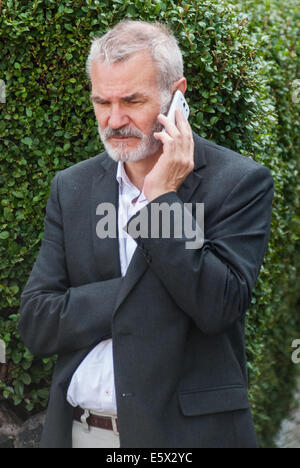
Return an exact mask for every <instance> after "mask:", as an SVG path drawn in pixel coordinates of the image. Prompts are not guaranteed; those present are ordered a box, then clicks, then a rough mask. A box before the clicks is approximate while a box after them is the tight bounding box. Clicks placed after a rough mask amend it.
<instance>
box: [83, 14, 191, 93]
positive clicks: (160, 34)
mask: <svg viewBox="0 0 300 468" xmlns="http://www.w3.org/2000/svg"><path fill="white" fill-rule="evenodd" d="M143 50H147V51H149V53H150V55H151V57H152V59H153V61H154V62H155V64H156V65H157V68H158V86H159V88H160V90H161V91H170V88H171V87H172V85H173V83H175V82H176V81H178V80H179V79H180V78H182V77H183V59H182V54H181V51H180V49H179V47H178V43H177V41H176V39H175V37H174V36H173V35H172V34H171V33H170V32H169V30H168V29H167V27H166V26H163V25H162V24H160V23H147V22H145V21H131V20H124V21H121V22H120V23H118V24H116V25H115V26H114V27H113V28H112V29H110V30H109V31H108V32H107V33H106V34H104V36H102V37H97V38H95V39H94V40H93V41H92V45H91V49H90V53H89V56H88V59H87V63H86V72H87V75H88V77H89V80H91V75H90V70H91V62H92V61H93V60H100V61H102V62H106V63H110V64H111V63H114V62H120V61H123V60H126V59H127V58H129V57H130V56H131V55H132V54H134V53H136V52H140V51H143Z"/></svg>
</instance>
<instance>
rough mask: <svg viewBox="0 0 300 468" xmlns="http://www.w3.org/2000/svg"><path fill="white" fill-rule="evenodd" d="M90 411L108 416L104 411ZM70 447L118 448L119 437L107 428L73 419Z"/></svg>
mask: <svg viewBox="0 0 300 468" xmlns="http://www.w3.org/2000/svg"><path fill="white" fill-rule="evenodd" d="M92 413H94V414H97V415H100V414H101V416H109V415H107V414H104V413H96V412H95V411H93V412H92ZM72 448H120V437H119V436H118V435H116V434H115V433H114V431H110V430H107V429H100V428H98V427H92V426H88V427H87V425H85V424H82V423H80V422H78V421H73V428H72Z"/></svg>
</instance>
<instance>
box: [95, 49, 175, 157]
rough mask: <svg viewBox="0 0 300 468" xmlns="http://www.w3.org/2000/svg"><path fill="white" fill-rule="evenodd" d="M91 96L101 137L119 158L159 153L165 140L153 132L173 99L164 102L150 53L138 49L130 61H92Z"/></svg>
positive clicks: (157, 127) (159, 127) (110, 153)
mask: <svg viewBox="0 0 300 468" xmlns="http://www.w3.org/2000/svg"><path fill="white" fill-rule="evenodd" d="M91 82H92V94H91V99H92V102H93V105H94V111H95V115H96V119H97V121H98V128H99V134H100V137H101V140H102V141H103V143H104V146H105V148H106V150H107V152H108V153H109V155H110V156H111V157H112V158H113V159H114V160H116V161H120V160H121V161H138V160H140V159H144V158H146V157H147V156H150V155H152V154H155V153H157V152H158V151H159V150H160V148H161V143H160V142H159V141H158V140H155V139H154V137H153V133H154V132H156V131H160V130H161V128H162V127H161V125H160V124H159V123H158V121H157V116H158V114H159V113H160V112H166V111H167V109H168V106H169V102H170V100H171V94H170V96H169V99H168V102H163V103H162V102H161V101H162V97H161V94H162V93H161V92H160V90H159V87H158V83H157V69H156V66H155V64H154V63H153V60H152V59H151V57H150V55H149V54H148V53H146V52H138V53H136V54H134V55H132V56H130V57H129V58H128V59H127V60H125V61H122V62H116V63H113V64H108V63H105V62H100V61H98V60H94V61H93V62H92V64H91Z"/></svg>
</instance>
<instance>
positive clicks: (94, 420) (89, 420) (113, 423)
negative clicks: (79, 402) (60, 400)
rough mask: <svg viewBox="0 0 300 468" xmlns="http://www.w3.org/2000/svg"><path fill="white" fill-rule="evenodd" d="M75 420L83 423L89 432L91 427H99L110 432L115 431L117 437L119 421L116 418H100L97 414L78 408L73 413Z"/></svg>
mask: <svg viewBox="0 0 300 468" xmlns="http://www.w3.org/2000/svg"><path fill="white" fill-rule="evenodd" d="M73 419H75V421H78V422H80V423H82V424H83V425H84V426H85V428H86V429H87V430H88V427H89V426H92V427H97V428H98V429H107V430H108V431H114V433H115V434H116V435H119V432H118V420H117V417H114V416H98V415H97V414H93V413H91V412H90V411H89V410H84V409H83V408H80V406H77V407H76V408H75V409H74V412H73Z"/></svg>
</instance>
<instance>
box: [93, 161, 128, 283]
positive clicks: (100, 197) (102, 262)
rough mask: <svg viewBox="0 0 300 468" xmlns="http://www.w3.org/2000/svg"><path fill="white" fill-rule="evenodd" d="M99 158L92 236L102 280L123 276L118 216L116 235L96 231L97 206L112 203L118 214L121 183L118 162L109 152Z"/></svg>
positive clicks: (95, 176)
mask: <svg viewBox="0 0 300 468" xmlns="http://www.w3.org/2000/svg"><path fill="white" fill-rule="evenodd" d="M98 158H99V162H100V164H99V172H97V173H95V174H94V175H93V181H92V187H91V219H92V237H93V247H94V254H95V260H96V264H97V271H98V273H99V279H100V281H101V280H102V281H105V280H107V279H112V278H117V277H120V276H121V266H120V255H119V240H118V217H116V234H115V236H114V237H107V238H105V239H101V238H99V237H98V235H97V233H96V228H97V223H98V221H99V220H100V217H99V216H97V214H96V211H97V207H98V206H99V204H101V203H111V205H112V206H113V207H115V212H116V214H117V212H118V211H117V210H118V204H119V192H118V190H119V185H118V182H117V180H116V170H117V163H116V162H114V161H113V160H112V159H111V158H109V156H108V155H107V153H102V154H101V155H99V156H98Z"/></svg>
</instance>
